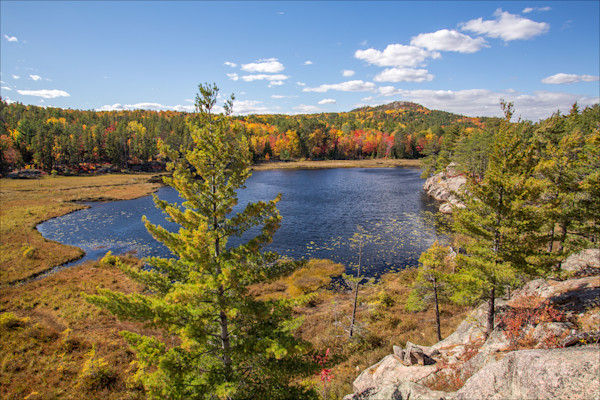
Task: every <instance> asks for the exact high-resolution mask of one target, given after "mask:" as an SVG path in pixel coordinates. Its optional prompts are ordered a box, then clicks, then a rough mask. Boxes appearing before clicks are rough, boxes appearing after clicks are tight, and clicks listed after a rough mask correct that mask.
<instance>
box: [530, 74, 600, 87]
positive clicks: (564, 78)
mask: <svg viewBox="0 0 600 400" xmlns="http://www.w3.org/2000/svg"><path fill="white" fill-rule="evenodd" d="M598 80H600V77H598V76H594V75H575V74H563V73H560V74H556V75H552V76H549V77H547V78H544V79H542V83H546V84H550V85H565V84H571V83H577V82H596V81H598Z"/></svg>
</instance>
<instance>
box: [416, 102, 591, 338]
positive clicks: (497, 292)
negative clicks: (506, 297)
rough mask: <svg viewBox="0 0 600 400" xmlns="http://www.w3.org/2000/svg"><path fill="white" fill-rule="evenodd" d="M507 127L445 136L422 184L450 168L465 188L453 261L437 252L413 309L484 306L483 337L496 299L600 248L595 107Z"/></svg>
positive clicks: (427, 256)
mask: <svg viewBox="0 0 600 400" xmlns="http://www.w3.org/2000/svg"><path fill="white" fill-rule="evenodd" d="M502 107H503V111H504V114H505V118H504V119H503V120H500V121H499V123H498V124H497V125H495V126H489V127H488V129H485V130H483V131H481V132H471V133H470V134H465V133H462V134H461V133H460V132H454V131H452V132H448V134H447V135H444V136H442V137H440V140H439V142H438V143H437V145H436V146H434V147H431V148H429V149H428V152H429V155H428V156H427V158H426V160H425V162H424V164H425V169H424V175H425V176H429V175H431V174H433V173H434V172H437V171H440V170H442V169H445V167H446V166H447V165H448V163H450V162H455V163H457V164H456V169H457V170H458V171H460V172H462V173H464V174H465V176H466V177H467V184H466V187H465V188H464V191H463V192H462V193H458V196H459V197H460V198H461V200H462V203H463V205H462V206H457V207H455V208H454V211H453V228H454V229H453V230H454V235H455V240H456V243H455V245H456V246H458V247H460V248H462V249H463V250H464V251H463V252H460V254H458V255H457V257H455V258H452V257H448V252H449V248H444V247H443V246H441V245H440V244H438V243H436V244H434V245H433V246H432V247H431V248H430V249H429V250H428V251H427V252H426V253H424V254H423V255H422V257H421V259H420V261H421V264H422V268H420V269H419V277H418V279H417V284H416V285H415V291H414V292H413V295H412V297H411V301H410V302H409V303H410V307H412V308H413V309H421V308H423V307H425V306H426V303H427V301H425V300H427V299H434V300H435V301H434V303H435V307H436V310H437V311H438V312H437V316H438V317H437V323H438V337H439V301H438V300H440V299H443V298H446V299H448V300H452V301H455V302H458V303H473V302H477V301H480V300H485V301H487V303H488V311H487V315H488V319H487V326H486V328H485V336H486V337H487V336H488V335H489V334H490V333H491V332H492V330H493V328H494V324H495V299H496V298H497V297H498V296H501V295H503V294H504V293H505V291H506V290H509V289H510V288H514V287H518V286H520V285H522V284H523V282H526V281H527V280H529V279H532V278H535V277H543V276H547V275H555V276H556V275H560V264H561V262H562V261H563V260H564V259H565V258H566V257H567V256H568V255H570V254H573V253H574V252H577V251H579V250H582V249H586V248H599V247H600V107H599V106H598V105H597V104H596V105H594V106H592V107H588V108H585V109H584V110H580V109H579V107H578V106H577V104H575V105H573V107H572V109H571V110H570V112H569V113H568V114H566V115H563V114H561V113H560V112H557V113H555V114H554V115H552V116H551V117H550V118H548V119H546V120H543V121H540V122H539V123H537V124H532V123H530V122H523V121H517V122H516V123H511V118H512V116H513V113H514V109H513V105H512V104H507V103H502Z"/></svg>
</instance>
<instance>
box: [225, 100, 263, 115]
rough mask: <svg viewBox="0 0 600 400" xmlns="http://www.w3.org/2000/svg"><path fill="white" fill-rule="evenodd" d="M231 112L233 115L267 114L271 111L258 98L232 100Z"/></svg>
mask: <svg viewBox="0 0 600 400" xmlns="http://www.w3.org/2000/svg"><path fill="white" fill-rule="evenodd" d="M233 113H234V114H235V115H246V114H268V113H271V111H270V110H269V109H268V108H267V107H266V106H264V105H263V102H262V101H258V100H235V101H234V102H233Z"/></svg>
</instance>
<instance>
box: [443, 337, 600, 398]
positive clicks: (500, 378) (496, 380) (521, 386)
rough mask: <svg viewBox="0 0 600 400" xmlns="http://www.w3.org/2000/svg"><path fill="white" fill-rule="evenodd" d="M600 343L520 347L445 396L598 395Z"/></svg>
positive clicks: (529, 396)
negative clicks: (541, 348)
mask: <svg viewBox="0 0 600 400" xmlns="http://www.w3.org/2000/svg"><path fill="white" fill-rule="evenodd" d="M599 377H600V347H597V346H590V347H585V348H569V349H553V350H521V351H514V352H512V353H509V354H507V355H506V357H504V358H503V359H502V360H501V361H498V362H492V363H489V364H487V365H486V366H485V367H484V368H482V369H481V370H480V371H479V372H477V373H476V374H475V375H473V376H472V377H471V378H470V379H469V380H468V381H467V382H466V384H465V385H464V386H463V387H462V388H461V389H460V390H458V391H457V392H456V393H455V394H454V395H452V396H447V397H445V399H454V400H472V399H498V400H500V399H582V400H583V399H598V398H600V378H599Z"/></svg>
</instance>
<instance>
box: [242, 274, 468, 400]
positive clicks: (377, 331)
mask: <svg viewBox="0 0 600 400" xmlns="http://www.w3.org/2000/svg"><path fill="white" fill-rule="evenodd" d="M415 277H416V270H415V269H411V270H405V271H401V272H398V273H393V274H387V275H384V276H383V277H382V279H381V281H379V282H377V283H372V284H367V285H364V286H361V290H360V292H359V307H358V310H357V319H356V320H357V325H358V327H357V329H356V332H357V334H356V335H354V337H353V338H352V339H350V338H349V337H348V328H349V324H350V315H351V313H352V300H353V294H352V293H351V292H350V291H349V290H344V289H338V290H324V289H321V290H319V291H318V292H316V294H315V295H314V296H311V299H310V301H309V302H308V303H307V304H306V305H304V306H302V307H297V308H296V310H295V311H296V314H297V316H298V317H302V318H304V322H303V324H302V326H301V327H300V331H299V334H300V335H302V337H303V338H304V339H306V340H308V341H310V342H311V343H312V344H313V345H314V346H315V348H316V349H317V350H319V351H320V353H321V354H322V353H324V351H325V350H326V349H327V348H329V349H330V360H331V362H332V366H333V369H332V374H333V378H332V380H331V382H330V383H329V384H328V387H327V392H328V395H329V396H330V398H333V399H341V398H342V397H343V396H344V395H346V394H348V393H352V391H353V389H352V382H353V381H354V379H356V377H358V375H359V373H360V372H362V371H363V370H364V369H366V368H367V367H369V366H371V365H373V364H375V363H376V362H378V361H380V360H381V359H382V358H383V357H384V356H386V355H388V354H391V353H392V346H393V345H402V346H405V345H406V342H407V341H411V342H413V343H416V344H421V345H432V344H434V343H435V342H436V341H437V333H436V328H435V315H434V312H433V310H428V311H423V312H418V313H412V312H408V311H406V309H405V304H406V299H407V298H408V294H409V292H410V289H411V284H412V282H413V281H414V279H415ZM292 284H293V280H292V279H289V278H288V279H282V280H279V281H277V282H274V283H271V284H268V285H263V286H261V287H255V288H253V293H254V294H256V295H257V296H264V297H267V298H274V297H275V298H277V297H287V296H288V295H289V293H290V290H289V289H290V286H291V285H292ZM469 311H470V309H469V308H467V307H458V306H455V305H442V307H441V314H442V336H444V337H446V336H448V335H450V334H451V333H452V332H454V330H455V328H456V327H457V326H458V325H459V324H460V323H461V322H462V321H463V319H464V318H465V317H466V316H467V314H468V313H469ZM313 384H315V385H317V386H319V385H321V383H320V380H319V378H318V377H316V378H315V379H314V382H313Z"/></svg>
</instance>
